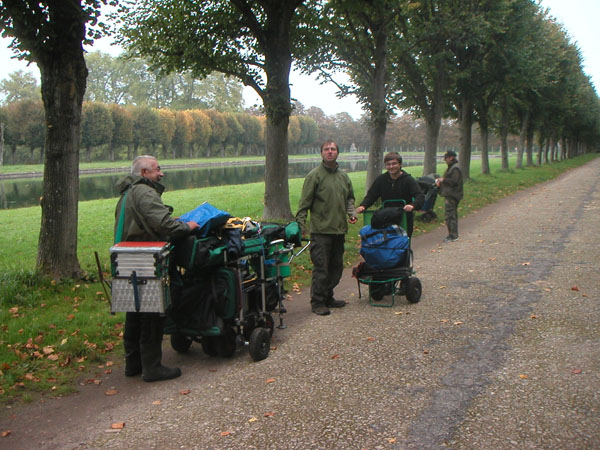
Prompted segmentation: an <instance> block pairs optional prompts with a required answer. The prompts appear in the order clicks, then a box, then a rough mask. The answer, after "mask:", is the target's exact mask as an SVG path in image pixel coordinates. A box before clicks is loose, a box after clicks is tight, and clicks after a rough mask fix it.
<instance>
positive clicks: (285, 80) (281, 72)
mask: <svg viewBox="0 0 600 450" xmlns="http://www.w3.org/2000/svg"><path fill="white" fill-rule="evenodd" d="M288 27H289V23H288ZM282 35H285V36H288V38H289V30H288V33H282ZM274 44H277V47H276V48H273V49H271V51H269V52H267V53H266V57H265V72H266V74H267V86H266V88H265V90H264V92H263V95H264V98H263V104H264V106H265V113H266V130H265V141H266V148H265V207H264V209H263V216H262V218H263V220H270V221H277V220H290V219H292V218H293V216H292V210H291V208H290V188H289V185H288V125H289V123H290V114H291V112H292V106H291V103H290V97H291V95H290V85H289V79H290V69H291V66H292V58H291V51H290V49H289V42H285V39H281V40H280V41H279V42H276V43H274Z"/></svg>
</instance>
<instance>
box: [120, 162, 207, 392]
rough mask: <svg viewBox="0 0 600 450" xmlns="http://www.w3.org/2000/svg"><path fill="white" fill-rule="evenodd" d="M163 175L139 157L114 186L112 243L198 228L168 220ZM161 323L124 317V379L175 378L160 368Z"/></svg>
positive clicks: (154, 317)
mask: <svg viewBox="0 0 600 450" xmlns="http://www.w3.org/2000/svg"><path fill="white" fill-rule="evenodd" d="M163 176H164V174H163V173H162V170H161V169H160V166H159V165H158V161H157V160H156V158H154V157H153V156H148V155H144V156H138V157H136V158H135V159H134V160H133V163H132V164H131V173H130V174H129V175H127V176H125V177H124V178H123V179H121V180H120V181H119V182H118V183H117V189H118V190H119V192H120V193H121V199H120V200H119V203H118V204H117V208H116V210H115V243H117V242H121V241H135V242H145V241H166V240H168V239H169V238H174V237H179V236H184V235H186V234H189V233H190V232H191V231H192V230H194V229H196V228H198V224H197V223H196V222H192V221H190V222H179V221H177V220H175V219H174V218H172V217H171V213H172V212H173V208H171V207H170V206H166V205H165V204H164V203H163V202H162V199H161V197H160V196H161V195H162V193H163V191H164V190H165V187H164V186H163V185H162V184H160V183H159V181H160V180H161V179H162V177H163ZM163 320H164V317H162V316H161V315H160V314H159V313H148V312H146V313H142V312H140V313H136V312H128V313H125V330H124V331H123V346H124V347H125V376H128V377H133V376H136V375H140V374H141V375H142V378H143V380H144V381H160V380H169V379H171V378H177V377H178V376H180V375H181V370H180V369H179V368H173V369H172V368H169V367H165V366H163V365H162V364H161V360H162V338H163Z"/></svg>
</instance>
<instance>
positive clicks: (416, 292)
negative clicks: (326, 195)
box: [405, 277, 422, 303]
mask: <svg viewBox="0 0 600 450" xmlns="http://www.w3.org/2000/svg"><path fill="white" fill-rule="evenodd" d="M405 289H406V299H407V300H408V301H409V302H410V303H419V300H421V292H422V288H421V281H420V280H419V279H418V278H417V277H411V278H408V279H406V280H405Z"/></svg>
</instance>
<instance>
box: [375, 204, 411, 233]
mask: <svg viewBox="0 0 600 450" xmlns="http://www.w3.org/2000/svg"><path fill="white" fill-rule="evenodd" d="M402 214H404V210H403V209H402V208H397V207H391V208H382V209H378V210H377V211H375V212H374V213H373V217H372V218H371V226H372V227H373V228H387V227H389V226H390V225H400V223H401V220H402Z"/></svg>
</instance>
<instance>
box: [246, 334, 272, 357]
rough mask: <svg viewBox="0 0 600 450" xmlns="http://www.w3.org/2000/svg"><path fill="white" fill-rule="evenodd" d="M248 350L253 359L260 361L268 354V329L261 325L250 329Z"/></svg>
mask: <svg viewBox="0 0 600 450" xmlns="http://www.w3.org/2000/svg"><path fill="white" fill-rule="evenodd" d="M248 350H249V352H250V356H251V357H252V359H253V360H254V361H262V360H263V359H265V358H266V357H267V356H269V350H271V335H270V334H269V330H267V329H266V328H261V327H259V328H255V329H254V330H252V334H251V335H250V345H249V347H248Z"/></svg>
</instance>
